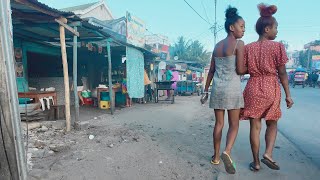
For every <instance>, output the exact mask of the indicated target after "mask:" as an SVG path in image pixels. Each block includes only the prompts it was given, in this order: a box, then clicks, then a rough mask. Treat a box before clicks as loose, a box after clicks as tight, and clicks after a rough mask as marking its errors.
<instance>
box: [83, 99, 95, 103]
mask: <svg viewBox="0 0 320 180" xmlns="http://www.w3.org/2000/svg"><path fill="white" fill-rule="evenodd" d="M83 103H84V104H85V105H93V100H92V98H83Z"/></svg>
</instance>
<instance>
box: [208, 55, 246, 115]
mask: <svg viewBox="0 0 320 180" xmlns="http://www.w3.org/2000/svg"><path fill="white" fill-rule="evenodd" d="M214 62H215V69H216V70H215V73H214V76H213V83H212V90H211V96H210V103H209V107H210V108H213V109H228V110H229V109H240V108H243V106H244V101H243V96H242V90H241V80H240V76H239V75H238V74H237V73H236V56H235V55H232V56H227V57H215V58H214Z"/></svg>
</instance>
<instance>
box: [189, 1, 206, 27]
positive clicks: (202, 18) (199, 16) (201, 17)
mask: <svg viewBox="0 0 320 180" xmlns="http://www.w3.org/2000/svg"><path fill="white" fill-rule="evenodd" d="M183 1H184V2H185V3H187V5H188V6H189V7H190V8H191V9H192V10H193V11H194V12H195V13H196V14H197V15H198V16H199V17H200V18H201V19H202V20H204V21H205V22H207V23H208V24H209V25H211V26H212V24H211V23H210V22H209V21H207V20H206V19H205V18H203V17H202V16H201V15H200V14H199V13H198V12H197V11H196V10H195V9H194V8H193V7H192V6H191V5H190V4H189V3H188V2H187V1H186V0H183Z"/></svg>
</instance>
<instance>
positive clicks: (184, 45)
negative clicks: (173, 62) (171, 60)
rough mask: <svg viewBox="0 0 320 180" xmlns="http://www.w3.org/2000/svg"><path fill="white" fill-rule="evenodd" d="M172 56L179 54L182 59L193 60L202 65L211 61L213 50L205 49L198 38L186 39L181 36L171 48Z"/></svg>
mask: <svg viewBox="0 0 320 180" xmlns="http://www.w3.org/2000/svg"><path fill="white" fill-rule="evenodd" d="M170 53H171V57H174V56H178V58H179V59H180V60H185V61H193V62H195V63H199V64H201V65H202V66H206V65H207V64H208V63H209V62H210V58H211V52H208V51H207V50H205V48H204V46H203V44H202V43H201V42H200V41H198V40H186V38H185V37H183V36H181V37H179V38H178V40H177V42H176V43H174V45H173V46H172V47H171V48H170Z"/></svg>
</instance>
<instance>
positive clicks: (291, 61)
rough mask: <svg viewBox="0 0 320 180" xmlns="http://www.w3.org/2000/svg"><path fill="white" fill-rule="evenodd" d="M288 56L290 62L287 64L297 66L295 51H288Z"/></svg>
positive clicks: (287, 65) (291, 66)
mask: <svg viewBox="0 0 320 180" xmlns="http://www.w3.org/2000/svg"><path fill="white" fill-rule="evenodd" d="M287 56H288V59H289V60H288V63H287V64H286V67H287V68H293V67H295V66H296V63H295V62H296V60H295V58H294V52H288V53H287Z"/></svg>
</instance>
